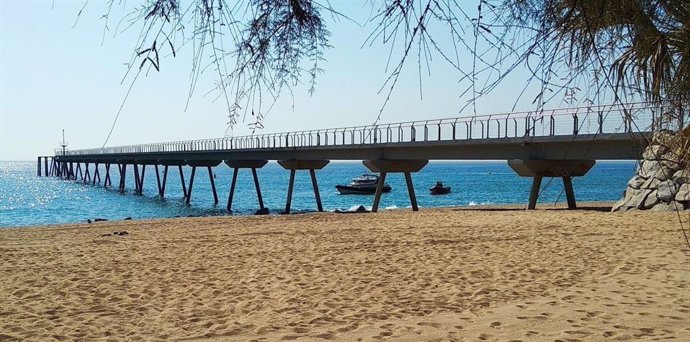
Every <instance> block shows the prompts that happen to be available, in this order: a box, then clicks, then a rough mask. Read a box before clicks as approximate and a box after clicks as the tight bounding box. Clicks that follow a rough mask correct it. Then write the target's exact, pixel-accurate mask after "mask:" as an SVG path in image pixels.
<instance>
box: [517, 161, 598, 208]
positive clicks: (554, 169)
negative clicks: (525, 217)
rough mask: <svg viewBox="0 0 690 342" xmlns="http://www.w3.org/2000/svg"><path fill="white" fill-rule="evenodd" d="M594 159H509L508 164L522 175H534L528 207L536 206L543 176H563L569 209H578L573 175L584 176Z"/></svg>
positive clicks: (592, 164)
mask: <svg viewBox="0 0 690 342" xmlns="http://www.w3.org/2000/svg"><path fill="white" fill-rule="evenodd" d="M594 164H595V161H594V160H588V159H581V160H517V159H516V160H509V161H508V166H510V167H511V168H512V169H513V171H515V172H516V173H517V174H518V175H519V176H521V177H533V180H532V189H531V190H530V195H529V202H528V203H527V209H528V210H531V209H534V208H536V205H537V199H538V197H539V192H540V187H541V180H542V177H561V178H562V179H563V188H564V190H565V197H566V199H567V201H568V209H576V208H577V204H576V202H575V192H574V191H573V183H572V177H580V176H584V175H585V174H587V172H589V170H591V169H592V167H593V166H594Z"/></svg>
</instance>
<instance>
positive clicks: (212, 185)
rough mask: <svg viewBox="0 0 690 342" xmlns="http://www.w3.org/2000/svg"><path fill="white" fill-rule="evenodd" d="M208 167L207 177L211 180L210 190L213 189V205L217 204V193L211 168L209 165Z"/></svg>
mask: <svg viewBox="0 0 690 342" xmlns="http://www.w3.org/2000/svg"><path fill="white" fill-rule="evenodd" d="M207 168H208V179H209V180H210V181H211V190H212V191H213V205H216V204H218V193H217V192H216V181H215V180H214V179H213V170H211V167H210V166H207Z"/></svg>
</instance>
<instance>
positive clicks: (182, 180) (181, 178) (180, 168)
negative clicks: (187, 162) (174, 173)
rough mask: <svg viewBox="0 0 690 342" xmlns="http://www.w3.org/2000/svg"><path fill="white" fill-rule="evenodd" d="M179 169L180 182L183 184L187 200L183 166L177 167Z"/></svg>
mask: <svg viewBox="0 0 690 342" xmlns="http://www.w3.org/2000/svg"><path fill="white" fill-rule="evenodd" d="M177 169H178V170H179V171H180V182H182V195H184V198H187V184H185V183H184V172H182V165H177Z"/></svg>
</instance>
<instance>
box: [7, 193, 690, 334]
mask: <svg viewBox="0 0 690 342" xmlns="http://www.w3.org/2000/svg"><path fill="white" fill-rule="evenodd" d="M585 206H587V205H585ZM588 206H589V207H587V208H585V209H582V210H577V211H568V210H562V209H540V210H536V211H532V212H526V211H524V210H522V209H519V208H510V207H501V208H482V209H477V208H474V209H471V210H467V209H453V208H449V209H423V210H422V211H421V212H417V213H413V212H411V211H406V210H395V211H386V212H382V213H377V214H333V213H323V214H303V215H287V216H270V217H210V218H181V219H166V220H155V221H120V222H97V223H93V224H86V223H84V224H78V225H65V226H55V227H34V228H19V229H0V269H1V270H2V271H1V273H0V279H1V280H0V341H14V340H22V341H23V340H34V341H50V340H58V341H63V340H89V341H90V340H112V341H122V340H147V341H148V340H161V341H169V340H202V341H203V340H210V341H248V340H261V341H264V340H268V341H275V340H298V341H320V340H337V341H372V340H394V341H476V340H496V341H540V340H544V341H554V340H560V341H576V340H587V341H601V340H608V339H610V340H635V341H637V340H657V339H676V340H686V341H687V340H690V324H689V323H688V322H689V320H688V317H690V251H688V249H687V246H686V245H685V241H684V238H683V234H682V232H681V230H680V227H681V223H680V222H679V219H680V221H682V224H683V226H684V227H685V229H686V231H687V227H688V225H690V222H688V216H689V215H688V212H687V211H686V212H683V213H681V215H677V214H676V213H667V212H627V213H613V214H612V213H608V212H606V211H604V210H605V208H600V207H597V205H595V204H594V205H593V204H589V205H588ZM121 231H126V232H127V235H113V234H112V233H113V232H121ZM108 234H109V235H108Z"/></svg>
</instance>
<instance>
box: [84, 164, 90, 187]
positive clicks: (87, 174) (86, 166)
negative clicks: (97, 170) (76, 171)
mask: <svg viewBox="0 0 690 342" xmlns="http://www.w3.org/2000/svg"><path fill="white" fill-rule="evenodd" d="M89 164H90V163H89V162H86V163H84V177H83V179H82V180H83V181H84V184H88V182H90V181H91V172H90V171H89Z"/></svg>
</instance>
